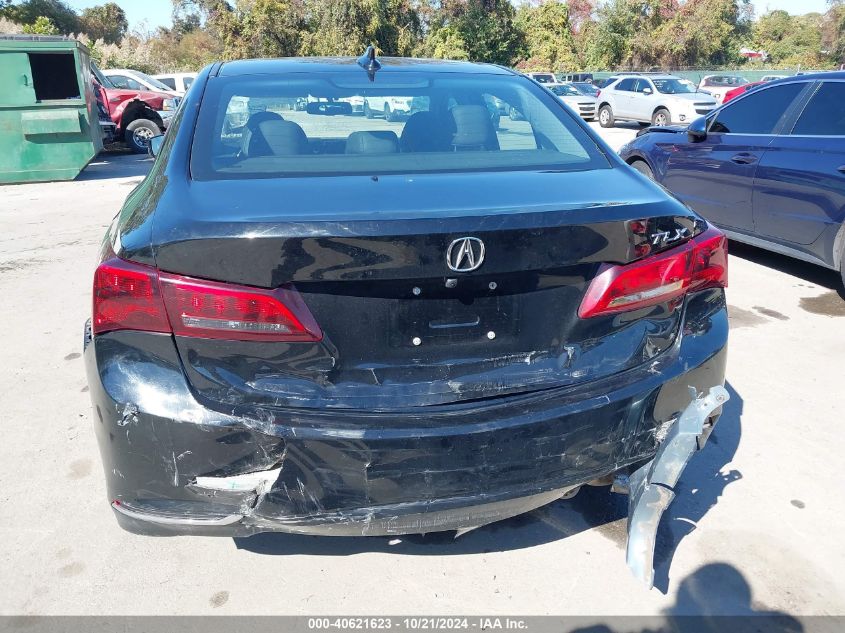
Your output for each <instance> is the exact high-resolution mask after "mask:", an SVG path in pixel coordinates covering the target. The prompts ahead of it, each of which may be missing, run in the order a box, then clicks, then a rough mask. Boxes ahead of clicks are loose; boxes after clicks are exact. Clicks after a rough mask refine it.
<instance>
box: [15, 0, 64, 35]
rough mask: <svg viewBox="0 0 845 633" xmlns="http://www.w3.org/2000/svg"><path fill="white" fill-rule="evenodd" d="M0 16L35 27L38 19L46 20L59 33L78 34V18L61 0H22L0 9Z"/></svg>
mask: <svg viewBox="0 0 845 633" xmlns="http://www.w3.org/2000/svg"><path fill="white" fill-rule="evenodd" d="M0 15H2V16H3V17H5V18H8V19H10V20H11V21H12V22H17V23H18V24H24V25H27V24H29V25H35V23H36V21H37V20H38V18H40V17H44V18H47V19H48V20H50V22H51V23H52V24H53V25H54V26H55V28H56V29H57V31H58V32H59V33H62V34H64V35H69V34H70V33H77V32H79V17H78V16H77V15H76V12H75V11H74V10H73V9H71V8H70V7H69V6H68V5H66V4H65V3H64V2H61V0H24V1H23V2H21V3H19V4H9V5H7V6H5V7H0Z"/></svg>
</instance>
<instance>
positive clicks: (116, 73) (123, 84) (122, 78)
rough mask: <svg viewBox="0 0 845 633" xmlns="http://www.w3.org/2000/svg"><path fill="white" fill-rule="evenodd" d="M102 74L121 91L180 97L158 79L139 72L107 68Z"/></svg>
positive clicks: (178, 93) (177, 92)
mask: <svg viewBox="0 0 845 633" xmlns="http://www.w3.org/2000/svg"><path fill="white" fill-rule="evenodd" d="M103 74H104V75H105V76H106V77H108V78H109V80H110V81H111V82H112V84H113V85H114V87H115V88H120V89H122V90H146V91H148V92H163V93H165V94H169V95H172V96H176V97H179V96H182V95H181V93H180V92H179V91H177V90H174V89H172V88H171V87H170V86H168V85H167V84H164V83H162V82H160V81H159V80H158V79H153V78H152V77H150V76H149V75H148V74H146V73H142V72H141V71H140V70H131V69H129V68H109V69H107V70H103Z"/></svg>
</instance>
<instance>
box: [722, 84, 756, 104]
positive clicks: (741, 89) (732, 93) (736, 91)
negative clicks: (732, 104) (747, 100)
mask: <svg viewBox="0 0 845 633" xmlns="http://www.w3.org/2000/svg"><path fill="white" fill-rule="evenodd" d="M764 83H766V82H765V81H752V82H751V83H748V84H743V85H742V86H738V87H736V88H733V89H731V90H728V91H727V92H726V93H725V96H724V98H723V99H722V103H727V102H728V101H730V100H731V99H734V98H736V97H738V96H739V95H742V94H745V93H746V92H748V91H749V90H754V89H755V88H757V87H758V86H761V85H763V84H764Z"/></svg>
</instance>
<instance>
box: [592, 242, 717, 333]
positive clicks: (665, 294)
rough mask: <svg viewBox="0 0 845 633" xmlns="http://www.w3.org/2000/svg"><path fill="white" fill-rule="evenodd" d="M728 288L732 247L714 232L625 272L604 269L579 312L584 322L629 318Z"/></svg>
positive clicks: (625, 268)
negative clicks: (608, 316) (626, 314)
mask: <svg viewBox="0 0 845 633" xmlns="http://www.w3.org/2000/svg"><path fill="white" fill-rule="evenodd" d="M727 285H728V244H727V239H726V238H725V236H724V235H723V234H722V233H721V232H720V231H718V230H716V229H714V228H711V229H709V230H707V231H705V232H704V233H702V234H701V235H699V236H698V237H696V238H694V239H692V240H690V241H689V242H686V243H685V244H683V245H682V246H678V247H677V248H673V249H671V250H669V251H665V252H663V253H660V254H658V255H653V256H651V257H647V258H645V259H642V260H640V261H637V262H634V263H632V264H626V265H624V266H615V265H604V266H602V268H601V269H600V270H599V273H598V275H597V276H596V277H595V279H593V281H592V282H591V283H590V286H589V288H587V293H586V294H585V295H584V299H583V300H582V301H581V306H580V307H579V308H578V316H580V317H581V318H582V319H587V318H590V317H595V316H600V315H606V314H615V313H618V312H629V311H631V310H638V309H640V308H645V307H649V306H653V305H657V304H660V303H665V302H667V301H672V300H674V299H677V298H679V297H681V296H683V295H684V294H686V293H687V292H689V291H691V290H702V289H704V288H711V287H723V288H724V287H727Z"/></svg>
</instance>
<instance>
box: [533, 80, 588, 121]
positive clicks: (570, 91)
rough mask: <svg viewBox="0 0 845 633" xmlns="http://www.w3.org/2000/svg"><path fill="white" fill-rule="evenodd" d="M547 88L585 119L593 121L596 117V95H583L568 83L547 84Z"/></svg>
mask: <svg viewBox="0 0 845 633" xmlns="http://www.w3.org/2000/svg"><path fill="white" fill-rule="evenodd" d="M546 88H548V89H549V90H551V91H552V92H553V93H554V95H555V96H556V97H557V98H558V99H560V100H561V101H563V102H564V103H565V104H566V105H568V106H569V107H570V108H572V109H573V110H574V111H575V113H576V114H578V115H580V116H581V117H582V118H583V119H585V120H587V121H592V120H593V119H595V118H596V111H597V110H598V100H597V99H596V98H595V97H588V96H586V95H583V94H581V93H580V92H579V91H578V89H577V88H576V87H575V86H573V85H572V84H567V83H563V84H546Z"/></svg>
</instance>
